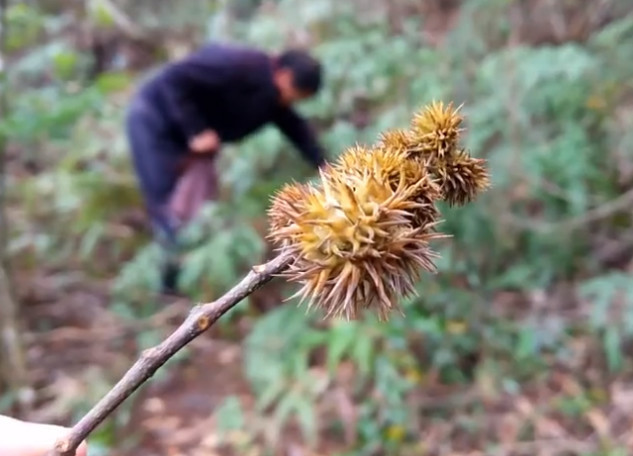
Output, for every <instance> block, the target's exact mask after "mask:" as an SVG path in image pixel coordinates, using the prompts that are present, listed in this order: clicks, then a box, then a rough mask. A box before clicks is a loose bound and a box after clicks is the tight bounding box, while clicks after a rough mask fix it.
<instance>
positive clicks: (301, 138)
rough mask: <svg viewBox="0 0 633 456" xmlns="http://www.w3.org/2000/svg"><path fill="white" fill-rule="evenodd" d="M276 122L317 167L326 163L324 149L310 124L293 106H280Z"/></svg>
mask: <svg viewBox="0 0 633 456" xmlns="http://www.w3.org/2000/svg"><path fill="white" fill-rule="evenodd" d="M274 123H275V125H277V128H279V130H280V131H281V132H282V133H283V134H284V135H285V136H286V137H287V138H288V139H289V140H290V141H291V142H292V143H293V144H294V146H295V147H296V148H297V149H298V150H299V152H301V155H303V157H304V158H305V159H306V160H307V161H309V162H310V163H311V164H312V165H313V166H314V167H315V168H318V167H320V166H322V165H323V164H324V163H325V156H324V152H323V149H322V147H321V145H320V144H319V143H318V141H317V139H316V137H315V135H314V132H313V131H312V129H311V128H310V125H308V122H306V120H305V119H303V118H302V117H301V116H300V115H299V114H297V113H296V112H295V111H294V110H293V109H292V108H280V109H279V110H278V111H277V114H276V116H275V118H274Z"/></svg>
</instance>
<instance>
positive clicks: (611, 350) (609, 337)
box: [603, 327, 622, 372]
mask: <svg viewBox="0 0 633 456" xmlns="http://www.w3.org/2000/svg"><path fill="white" fill-rule="evenodd" d="M603 344H604V351H605V354H606V356H607V365H608V366H609V370H610V371H611V372H614V371H617V370H619V369H620V368H621V367H622V350H621V345H620V344H621V341H620V333H619V331H618V330H617V328H614V327H609V328H607V329H606V330H605V334H604V339H603Z"/></svg>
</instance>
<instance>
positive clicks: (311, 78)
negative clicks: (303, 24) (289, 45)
mask: <svg viewBox="0 0 633 456" xmlns="http://www.w3.org/2000/svg"><path fill="white" fill-rule="evenodd" d="M277 67H278V68H287V69H289V70H290V71H292V74H293V76H294V78H293V79H294V85H295V87H296V88H297V89H299V90H301V91H303V92H308V93H317V92H318V91H319V89H320V88H321V78H322V75H321V72H322V70H321V64H320V63H319V61H318V60H316V59H315V58H314V57H312V56H311V55H310V54H308V53H307V52H306V51H302V50H299V49H289V50H286V51H284V52H282V53H281V54H280V55H279V56H278V58H277Z"/></svg>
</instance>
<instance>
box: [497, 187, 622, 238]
mask: <svg viewBox="0 0 633 456" xmlns="http://www.w3.org/2000/svg"><path fill="white" fill-rule="evenodd" d="M631 204H633V189H631V190H629V191H627V192H625V193H623V194H622V195H620V196H618V197H617V198H615V199H613V200H611V201H608V202H606V203H604V204H602V205H601V206H598V207H595V208H593V209H590V210H588V211H587V212H585V213H584V214H582V215H579V216H577V217H572V218H569V219H567V220H562V221H560V222H546V221H531V220H529V219H526V218H519V217H517V216H515V215H514V214H511V213H509V212H508V213H507V214H504V215H503V216H502V218H503V220H504V221H505V222H507V223H509V224H510V225H512V226H513V227H515V228H519V229H523V230H529V231H538V232H543V233H545V232H551V231H572V230H575V229H578V228H582V227H583V226H585V225H587V224H589V223H592V222H597V221H599V220H603V219H605V218H609V217H611V216H613V215H615V214H617V213H618V212H621V211H625V210H629V209H630V207H631Z"/></svg>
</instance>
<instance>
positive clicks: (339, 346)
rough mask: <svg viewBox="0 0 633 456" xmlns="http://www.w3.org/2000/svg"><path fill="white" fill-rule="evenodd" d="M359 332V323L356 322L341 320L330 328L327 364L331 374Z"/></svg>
mask: <svg viewBox="0 0 633 456" xmlns="http://www.w3.org/2000/svg"><path fill="white" fill-rule="evenodd" d="M358 334H359V331H358V325H357V324H356V323H354V322H347V321H339V322H337V324H336V325H335V326H333V327H332V329H330V334H329V337H328V346H327V366H328V370H329V371H330V374H333V373H334V371H335V370H336V368H337V366H338V363H339V362H340V361H341V359H342V358H343V356H344V355H345V352H346V351H347V350H348V349H349V348H350V347H351V346H352V344H353V343H354V339H355V338H356V337H357V336H358Z"/></svg>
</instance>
